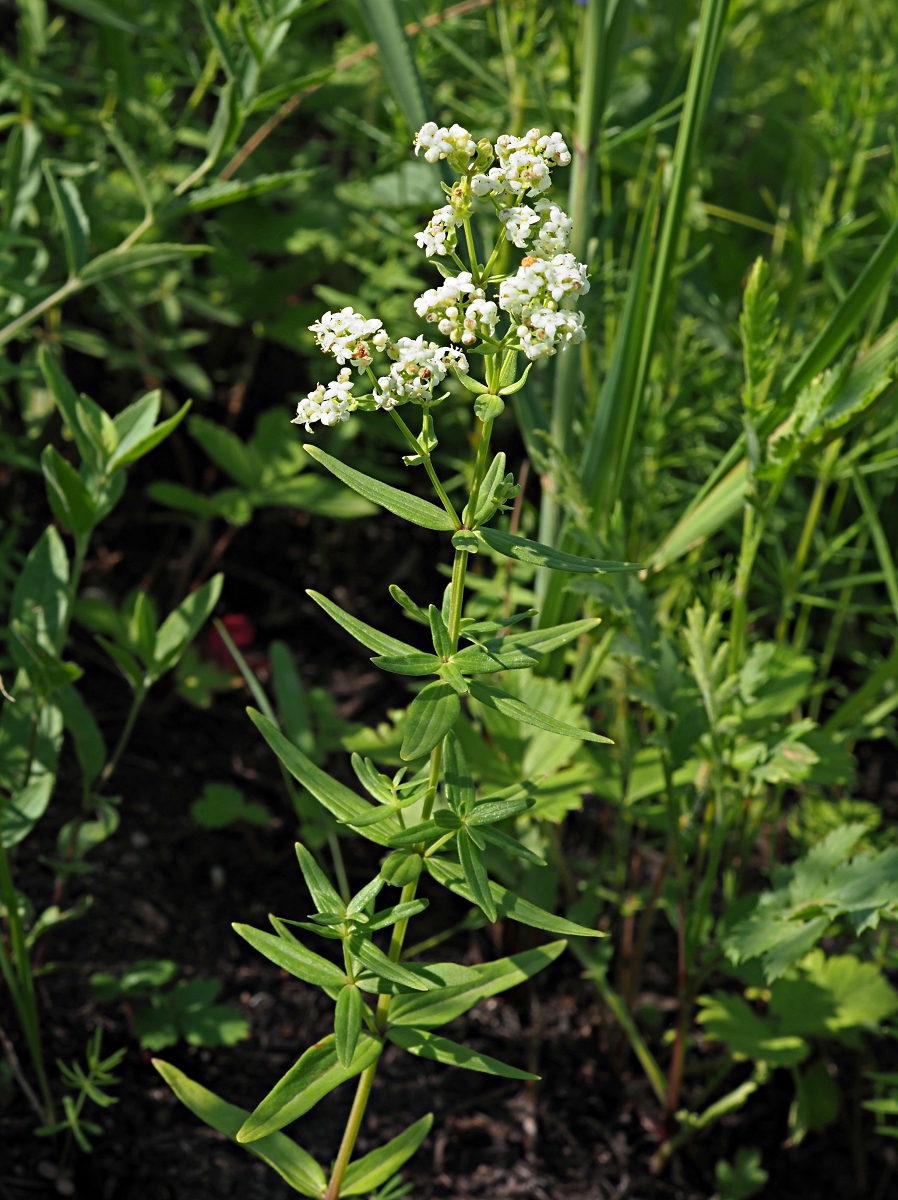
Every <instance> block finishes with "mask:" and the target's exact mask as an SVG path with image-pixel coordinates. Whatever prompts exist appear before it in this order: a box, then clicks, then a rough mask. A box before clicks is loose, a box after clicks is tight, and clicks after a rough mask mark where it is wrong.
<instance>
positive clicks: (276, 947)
mask: <svg viewBox="0 0 898 1200" xmlns="http://www.w3.org/2000/svg"><path fill="white" fill-rule="evenodd" d="M233 929H234V932H235V933H238V934H239V935H240V936H241V937H242V938H243V939H244V941H247V942H249V944H250V945H251V946H252V947H253V948H254V949H256V950H258V951H259V953H260V954H264V955H265V957H266V958H267V959H270V961H271V962H273V963H275V965H276V966H279V967H282V968H283V970H285V971H289V973H290V974H291V975H293V976H294V977H295V978H296V979H301V980H302V981H303V983H311V984H314V986H315V987H337V988H339V987H342V986H343V985H344V984H345V983H346V975H345V973H344V972H343V971H341V970H340V968H339V967H337V966H335V965H334V963H332V962H329V961H328V960H327V959H326V958H322V957H321V955H320V954H315V953H314V952H313V951H312V950H307V949H306V948H305V946H303V945H302V943H301V942H298V941H296V939H295V938H294V939H292V940H289V939H287V938H283V937H276V936H275V935H274V934H273V933H266V932H265V930H263V929H254V928H253V927H252V925H240V924H235V925H234V926H233Z"/></svg>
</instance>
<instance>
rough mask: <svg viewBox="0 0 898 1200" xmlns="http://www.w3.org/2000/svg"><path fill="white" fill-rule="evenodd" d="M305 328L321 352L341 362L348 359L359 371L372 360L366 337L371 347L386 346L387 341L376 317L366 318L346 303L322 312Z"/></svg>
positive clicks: (386, 335) (384, 348)
mask: <svg viewBox="0 0 898 1200" xmlns="http://www.w3.org/2000/svg"><path fill="white" fill-rule="evenodd" d="M309 329H311V331H312V333H314V335H315V340H316V342H317V343H318V345H319V346H320V347H321V349H322V350H323V351H324V353H325V354H333V356H334V358H335V359H336V360H337V362H338V363H339V364H340V365H341V366H342V365H343V364H344V363H346V362H349V363H352V365H353V366H354V367H356V368H357V369H358V371H359V373H361V372H362V371H364V369H365V367H367V366H369V365H370V363H371V361H372V359H371V348H370V346H369V345H368V342H369V340H370V342H371V345H372V346H373V347H374V349H375V350H386V348H387V346H389V344H390V338H389V336H388V334H387V332H386V330H385V329H384V327H383V322H382V321H379V320H378V319H377V318H376V317H372V318H371V319H370V320H366V319H365V318H364V317H363V316H361V315H360V314H359V313H357V312H355V311H354V309H352V308H350V307H346V308H341V309H340V311H339V312H336V313H332V312H329V311H328V312H326V313H325V314H324V316H323V317H322V318H321V320H320V321H316V322H315V324H314V325H310V326H309ZM341 374H342V372H341Z"/></svg>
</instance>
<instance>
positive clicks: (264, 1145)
mask: <svg viewBox="0 0 898 1200" xmlns="http://www.w3.org/2000/svg"><path fill="white" fill-rule="evenodd" d="M153 1066H154V1067H155V1068H156V1070H157V1071H158V1072H159V1074H160V1075H161V1076H162V1078H163V1079H164V1080H165V1082H166V1083H167V1084H168V1086H169V1087H170V1088H171V1090H172V1091H173V1092H174V1093H175V1095H176V1096H177V1097H178V1099H179V1100H180V1101H181V1103H182V1104H184V1105H186V1107H187V1108H189V1109H190V1111H191V1112H192V1113H193V1114H194V1115H195V1116H197V1117H199V1118H200V1120H201V1121H205V1122H206V1124H207V1125H210V1126H211V1127H212V1128H213V1129H215V1130H217V1131H218V1132H219V1133H223V1134H224V1135H225V1137H227V1138H230V1140H231V1141H232V1142H236V1141H237V1131H238V1129H240V1127H241V1126H242V1125H243V1124H244V1122H245V1121H246V1119H247V1117H248V1116H249V1113H248V1112H246V1110H245V1109H242V1108H238V1107H237V1106H236V1105H234V1104H228V1103H227V1102H226V1101H224V1100H222V1099H221V1098H220V1097H219V1096H216V1095H215V1093H214V1092H210V1091H209V1090H208V1089H207V1088H204V1087H202V1086H201V1085H200V1084H198V1083H194V1081H193V1080H192V1079H188V1077H187V1076H186V1075H184V1074H183V1073H182V1072H181V1071H179V1070H178V1069H177V1067H173V1066H171V1065H170V1064H169V1063H167V1062H163V1061H162V1060H161V1059H158V1058H156V1059H153ZM246 1148H247V1150H249V1152H250V1154H254V1155H255V1156H256V1158H260V1159H261V1160H262V1162H264V1163H267V1164H268V1165H269V1166H270V1167H274V1169H275V1171H277V1173H278V1174H279V1175H280V1176H281V1178H282V1179H284V1180H286V1182H287V1183H289V1185H290V1186H291V1187H292V1188H294V1189H295V1190H296V1191H297V1192H299V1193H300V1194H301V1195H303V1196H310V1197H313V1198H314V1197H319V1196H321V1194H322V1193H323V1192H324V1190H325V1188H326V1187H327V1178H326V1176H325V1174H324V1171H323V1170H322V1169H321V1167H319V1165H318V1163H317V1162H315V1160H314V1158H312V1156H311V1154H308V1153H306V1151H305V1150H303V1149H302V1148H301V1147H300V1146H297V1144H296V1143H295V1142H294V1141H293V1140H292V1139H291V1138H288V1137H287V1135H286V1134H283V1133H272V1134H269V1135H268V1137H264V1138H259V1139H258V1140H257V1141H254V1142H251V1143H249V1144H248V1145H247V1146H246Z"/></svg>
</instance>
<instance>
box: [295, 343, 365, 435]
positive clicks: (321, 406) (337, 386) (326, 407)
mask: <svg viewBox="0 0 898 1200" xmlns="http://www.w3.org/2000/svg"><path fill="white" fill-rule="evenodd" d="M378 324H380V322H379V321H378ZM352 388H353V384H352V370H351V369H350V368H349V367H344V368H343V370H342V371H341V372H340V374H339V375H338V376H337V378H336V379H335V380H334V382H333V383H329V384H328V385H327V387H325V386H324V384H323V383H319V384H318V386H317V387H316V388H315V390H314V392H309V394H308V396H306V398H305V400H300V402H299V404H298V405H297V406H296V416H295V417H294V418H293V424H294V425H305V427H306V433H311V432H312V422H313V421H320V422H321V424H322V425H339V424H340V422H341V421H348V420H349V414H350V413H351V412H352V411H353V409H354V408H355V397H354V396H353V395H352Z"/></svg>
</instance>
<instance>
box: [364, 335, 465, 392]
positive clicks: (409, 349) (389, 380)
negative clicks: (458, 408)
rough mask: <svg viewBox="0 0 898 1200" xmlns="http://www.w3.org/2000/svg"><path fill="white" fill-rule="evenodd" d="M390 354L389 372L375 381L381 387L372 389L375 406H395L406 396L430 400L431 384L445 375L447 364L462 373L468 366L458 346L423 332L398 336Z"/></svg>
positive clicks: (435, 383) (432, 387) (434, 384)
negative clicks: (426, 336) (444, 343)
mask: <svg viewBox="0 0 898 1200" xmlns="http://www.w3.org/2000/svg"><path fill="white" fill-rule="evenodd" d="M390 357H391V358H393V359H395V361H394V363H393V365H392V367H390V373H389V374H388V375H382V376H381V377H380V379H378V381H377V384H378V387H379V389H380V391H379V392H375V394H374V399H375V402H376V403H377V406H378V408H394V407H395V406H396V405H397V404H404V403H405V402H406V401H408V400H416V401H418V402H419V403H422V402H426V401H428V400H431V399H432V398H433V389H434V387H435V386H436V385H437V384H438V383H442V381H443V380H444V379H445V378H446V375H447V374H448V372H449V368H450V366H454V367H455V368H456V370H458V371H461V372H462V373H467V370H468V360H467V359H466V358H465V356H464V355H463V354H462V353H461V351H460V350H454V349H453V348H452V347H451V346H438V345H437V343H436V342H428V341H425V339H424V336H423V334H422V335H421V336H420V337H417V338H407V337H404V338H400V339H399V341H398V342H396V343H394V345H392V346H391V347H390Z"/></svg>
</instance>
